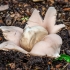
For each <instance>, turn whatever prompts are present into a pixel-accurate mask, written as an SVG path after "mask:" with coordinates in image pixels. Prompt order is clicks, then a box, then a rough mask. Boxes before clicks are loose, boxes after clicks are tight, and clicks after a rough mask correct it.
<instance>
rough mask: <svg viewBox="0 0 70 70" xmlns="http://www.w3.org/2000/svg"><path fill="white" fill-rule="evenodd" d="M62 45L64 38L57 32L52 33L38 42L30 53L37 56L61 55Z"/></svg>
mask: <svg viewBox="0 0 70 70" xmlns="http://www.w3.org/2000/svg"><path fill="white" fill-rule="evenodd" d="M61 45H62V39H61V37H60V36H59V35H57V34H50V35H47V36H46V37H44V38H43V40H41V41H40V42H38V43H36V44H35V45H34V47H33V48H32V50H31V51H30V54H32V55H35V56H45V55H47V56H49V57H55V58H57V57H59V56H60V55H59V53H60V48H61Z"/></svg>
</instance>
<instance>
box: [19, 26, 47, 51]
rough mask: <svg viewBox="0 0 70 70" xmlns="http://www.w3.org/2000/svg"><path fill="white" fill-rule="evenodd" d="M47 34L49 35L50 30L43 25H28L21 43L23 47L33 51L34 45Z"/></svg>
mask: <svg viewBox="0 0 70 70" xmlns="http://www.w3.org/2000/svg"><path fill="white" fill-rule="evenodd" d="M46 35H48V32H47V30H46V29H45V28H43V27H42V26H33V27H26V28H25V29H24V32H23V34H22V37H21V40H20V45H21V47H22V48H23V49H25V50H27V51H31V49H32V47H33V46H34V45H35V44H36V43H37V42H39V41H41V40H42V39H43V38H44V36H46Z"/></svg>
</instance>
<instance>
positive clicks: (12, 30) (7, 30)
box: [0, 26, 23, 46]
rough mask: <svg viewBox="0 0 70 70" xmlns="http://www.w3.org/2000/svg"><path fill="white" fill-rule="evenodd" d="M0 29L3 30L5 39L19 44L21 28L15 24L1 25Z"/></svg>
mask: <svg viewBox="0 0 70 70" xmlns="http://www.w3.org/2000/svg"><path fill="white" fill-rule="evenodd" d="M0 29H1V30H2V32H3V36H4V38H5V39H6V40H8V41H12V42H13V43H15V44H16V45H18V46H20V43H19V41H20V38H21V34H22V33H23V29H22V28H19V27H15V26H1V27H0Z"/></svg>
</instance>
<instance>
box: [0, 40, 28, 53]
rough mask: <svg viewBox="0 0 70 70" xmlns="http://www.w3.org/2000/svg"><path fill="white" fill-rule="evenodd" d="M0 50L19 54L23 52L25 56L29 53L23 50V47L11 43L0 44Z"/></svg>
mask: <svg viewBox="0 0 70 70" xmlns="http://www.w3.org/2000/svg"><path fill="white" fill-rule="evenodd" d="M0 50H5V51H8V50H16V51H19V52H22V53H25V54H27V53H28V52H27V51H26V50H24V49H22V48H21V47H19V46H17V45H16V44H14V43H13V42H11V41H6V42H3V43H1V44H0Z"/></svg>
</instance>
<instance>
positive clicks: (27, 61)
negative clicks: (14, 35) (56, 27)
mask: <svg viewBox="0 0 70 70" xmlns="http://www.w3.org/2000/svg"><path fill="white" fill-rule="evenodd" d="M0 5H9V9H7V10H4V11H0V26H5V25H6V26H18V27H21V28H24V27H25V25H26V21H27V20H26V19H25V20H22V18H23V17H28V18H29V17H30V15H31V14H32V11H33V8H37V9H38V10H40V14H41V16H42V17H44V15H45V12H46V11H47V9H48V7H50V6H54V7H55V8H56V9H57V12H58V13H57V22H56V24H65V25H66V28H63V29H62V30H61V31H60V32H59V33H58V34H59V35H60V36H61V37H62V40H63V44H62V46H61V53H66V54H68V55H70V0H44V1H43V2H36V3H35V2H33V1H31V0H0ZM14 15H16V16H14ZM18 15H19V16H18ZM4 41H6V40H5V39H4V38H3V35H2V31H0V43H2V42H4ZM0 70H70V63H67V62H66V61H64V60H63V61H54V62H53V58H50V57H47V56H44V57H38V56H31V55H26V54H22V53H20V52H18V51H13V50H10V51H2V50H0Z"/></svg>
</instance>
